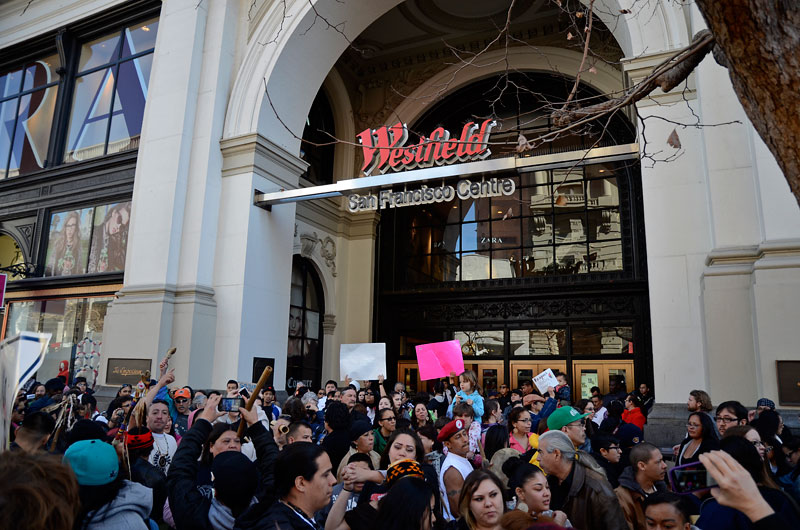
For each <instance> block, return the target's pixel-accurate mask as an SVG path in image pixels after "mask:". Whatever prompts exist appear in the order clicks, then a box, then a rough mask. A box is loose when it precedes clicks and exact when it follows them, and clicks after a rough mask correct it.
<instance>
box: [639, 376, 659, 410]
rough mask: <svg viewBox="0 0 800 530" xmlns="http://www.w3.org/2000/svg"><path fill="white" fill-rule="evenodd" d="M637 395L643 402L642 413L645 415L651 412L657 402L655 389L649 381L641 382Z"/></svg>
mask: <svg viewBox="0 0 800 530" xmlns="http://www.w3.org/2000/svg"><path fill="white" fill-rule="evenodd" d="M635 394H636V397H638V398H639V400H640V401H641V402H642V404H641V405H640V407H641V409H642V413H643V414H644V415H645V416H648V415H649V414H650V411H651V410H652V409H653V405H654V404H655V402H656V397H655V394H653V390H652V389H651V388H650V385H648V384H647V383H640V384H639V388H638V390H636V392H635Z"/></svg>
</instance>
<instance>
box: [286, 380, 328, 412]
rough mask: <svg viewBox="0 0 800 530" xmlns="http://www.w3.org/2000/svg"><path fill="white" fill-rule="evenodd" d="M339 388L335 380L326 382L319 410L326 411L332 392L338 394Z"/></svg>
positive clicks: (322, 390) (319, 402) (322, 389)
mask: <svg viewBox="0 0 800 530" xmlns="http://www.w3.org/2000/svg"><path fill="white" fill-rule="evenodd" d="M337 386H338V383H337V382H336V381H334V380H333V379H328V380H327V381H325V386H324V387H323V388H321V389H320V392H321V393H322V397H320V398H319V401H318V403H317V405H319V410H325V404H326V403H327V402H328V395H329V394H330V393H331V392H336V391H337V390H338V388H337ZM272 394H273V395H274V394H275V390H274V389H273V390H272ZM273 401H274V398H273Z"/></svg>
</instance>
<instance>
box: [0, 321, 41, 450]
mask: <svg viewBox="0 0 800 530" xmlns="http://www.w3.org/2000/svg"><path fill="white" fill-rule="evenodd" d="M49 343H50V334H49V333H32V332H28V331H23V332H22V333H21V334H20V335H17V336H16V337H11V338H9V339H6V340H4V341H3V342H2V344H0V450H5V449H7V448H8V435H9V427H10V424H11V413H12V412H13V411H14V402H15V399H16V397H17V389H18V388H20V386H21V385H22V383H24V382H25V381H26V380H27V379H28V378H30V377H31V376H32V375H33V374H34V373H36V370H38V369H39V367H40V366H42V361H44V355H45V353H47V345H48V344H49Z"/></svg>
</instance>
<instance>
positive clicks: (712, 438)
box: [676, 412, 719, 466]
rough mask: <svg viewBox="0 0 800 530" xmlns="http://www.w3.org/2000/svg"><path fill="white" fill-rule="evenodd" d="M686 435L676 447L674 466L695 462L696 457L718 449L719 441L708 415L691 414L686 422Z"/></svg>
mask: <svg viewBox="0 0 800 530" xmlns="http://www.w3.org/2000/svg"><path fill="white" fill-rule="evenodd" d="M686 429H687V431H688V435H687V436H686V438H685V439H684V440H683V441H682V442H681V443H680V445H679V446H678V458H677V460H676V465H679V466H682V465H685V464H689V463H691V462H697V461H698V458H697V457H698V456H700V455H701V454H703V453H705V452H707V451H714V450H716V449H719V440H718V439H717V434H716V432H715V431H714V427H713V423H712V422H711V419H710V418H709V416H708V414H705V413H704V412H693V413H691V414H689V419H688V420H687V422H686Z"/></svg>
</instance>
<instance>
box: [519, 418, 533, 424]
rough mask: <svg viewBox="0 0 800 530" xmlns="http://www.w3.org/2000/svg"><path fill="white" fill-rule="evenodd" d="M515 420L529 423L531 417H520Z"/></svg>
mask: <svg viewBox="0 0 800 530" xmlns="http://www.w3.org/2000/svg"><path fill="white" fill-rule="evenodd" d="M517 421H521V422H522V423H530V422H531V419H530V418H525V419H522V418H520V419H518V420H517Z"/></svg>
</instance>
